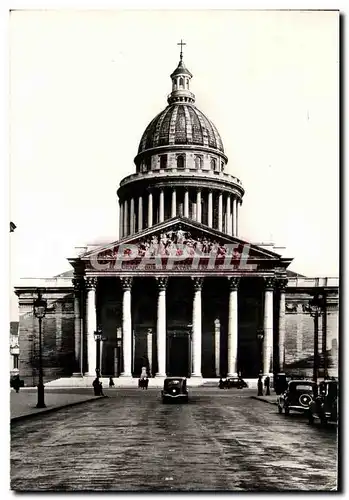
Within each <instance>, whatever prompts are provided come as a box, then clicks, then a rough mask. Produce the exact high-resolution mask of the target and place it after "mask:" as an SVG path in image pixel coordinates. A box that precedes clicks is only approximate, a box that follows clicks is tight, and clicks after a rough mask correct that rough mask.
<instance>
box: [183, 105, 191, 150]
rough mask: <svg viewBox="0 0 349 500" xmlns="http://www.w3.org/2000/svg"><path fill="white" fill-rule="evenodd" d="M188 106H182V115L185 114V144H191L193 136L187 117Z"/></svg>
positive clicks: (188, 117) (189, 120)
mask: <svg viewBox="0 0 349 500" xmlns="http://www.w3.org/2000/svg"><path fill="white" fill-rule="evenodd" d="M189 107H190V106H183V109H184V114H185V124H186V127H185V128H186V135H187V142H188V144H192V143H193V134H192V125H191V119H190V115H189V111H188V108H189Z"/></svg>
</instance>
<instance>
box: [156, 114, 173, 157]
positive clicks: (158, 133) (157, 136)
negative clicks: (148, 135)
mask: <svg viewBox="0 0 349 500" xmlns="http://www.w3.org/2000/svg"><path fill="white" fill-rule="evenodd" d="M171 107H172V106H167V108H166V109H165V110H164V111H163V112H162V113H160V114H159V115H158V120H157V122H156V127H155V133H154V140H153V146H154V147H156V146H159V144H160V130H161V126H162V124H163V121H164V118H165V116H166V113H167V112H170V109H171Z"/></svg>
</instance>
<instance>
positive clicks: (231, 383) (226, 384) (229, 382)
mask: <svg viewBox="0 0 349 500" xmlns="http://www.w3.org/2000/svg"><path fill="white" fill-rule="evenodd" d="M218 387H219V388H220V389H231V388H232V387H236V388H237V389H243V388H244V387H248V385H247V383H246V382H245V381H244V380H243V379H242V378H240V377H228V378H225V379H220V381H219V384H218Z"/></svg>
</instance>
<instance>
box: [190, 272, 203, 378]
mask: <svg viewBox="0 0 349 500" xmlns="http://www.w3.org/2000/svg"><path fill="white" fill-rule="evenodd" d="M193 281H194V300H193V373H192V377H202V374H201V349H202V347H201V342H202V324H201V317H202V310H201V290H202V284H203V278H193Z"/></svg>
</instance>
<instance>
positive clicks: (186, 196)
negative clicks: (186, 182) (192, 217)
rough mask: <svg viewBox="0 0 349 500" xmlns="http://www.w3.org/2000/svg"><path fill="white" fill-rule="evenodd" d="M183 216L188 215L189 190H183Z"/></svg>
mask: <svg viewBox="0 0 349 500" xmlns="http://www.w3.org/2000/svg"><path fill="white" fill-rule="evenodd" d="M184 217H189V191H188V190H187V189H186V190H185V191H184Z"/></svg>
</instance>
